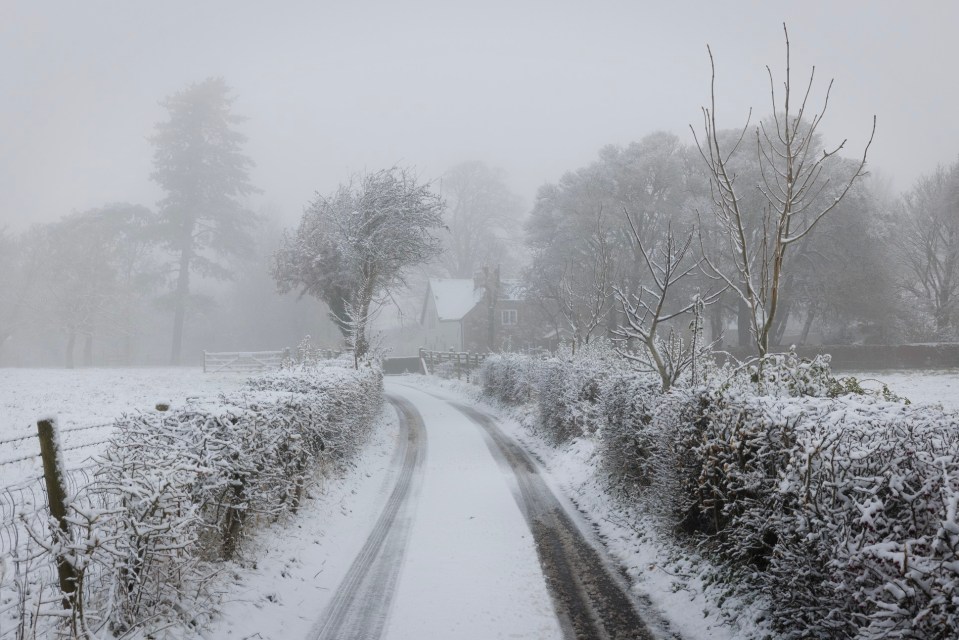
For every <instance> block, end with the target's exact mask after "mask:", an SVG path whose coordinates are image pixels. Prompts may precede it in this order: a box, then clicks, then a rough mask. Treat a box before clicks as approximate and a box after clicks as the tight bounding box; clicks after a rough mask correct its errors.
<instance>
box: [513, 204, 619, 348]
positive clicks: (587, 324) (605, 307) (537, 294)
mask: <svg viewBox="0 0 959 640" xmlns="http://www.w3.org/2000/svg"><path fill="white" fill-rule="evenodd" d="M614 232H615V231H614V230H613V229H612V228H610V227H609V225H608V224H607V223H606V220H605V219H604V216H603V211H602V207H600V211H599V213H598V214H597V215H596V218H595V221H594V223H593V228H592V230H591V231H590V233H589V234H588V237H586V238H582V239H581V240H580V243H579V244H578V245H576V246H568V247H566V254H567V255H566V258H565V260H563V262H562V264H561V265H554V266H556V267H559V268H558V269H543V268H542V265H541V264H540V263H536V262H535V261H534V265H533V267H531V268H530V269H529V270H528V276H527V279H528V280H530V281H531V284H532V285H533V286H532V287H531V293H532V295H533V297H534V298H535V299H538V300H540V301H541V303H542V305H543V306H544V307H549V308H551V309H552V310H553V311H554V312H555V316H556V317H557V318H558V319H559V320H560V324H561V326H563V327H564V328H565V329H568V330H569V332H570V334H571V336H572V341H573V350H574V351H575V350H576V349H577V348H579V347H581V346H583V345H584V344H588V343H589V341H590V339H591V338H592V337H593V336H594V335H595V333H596V331H597V329H600V328H601V327H603V326H605V325H606V322H607V319H608V317H609V315H610V312H611V311H612V310H613V307H614V304H615V298H614V295H613V282H614V280H615V267H614V263H615V259H614V247H613V246H612V235H613V234H614Z"/></svg>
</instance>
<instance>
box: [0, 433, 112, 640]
mask: <svg viewBox="0 0 959 640" xmlns="http://www.w3.org/2000/svg"><path fill="white" fill-rule="evenodd" d="M116 425H117V422H116V421H111V422H102V423H96V424H88V425H80V426H71V427H67V428H63V429H59V430H58V432H59V433H58V436H59V437H58V440H59V442H60V445H61V446H60V452H61V457H60V460H62V459H63V457H62V455H63V454H68V453H71V452H77V451H82V450H90V454H91V455H92V454H94V453H95V452H96V447H102V446H104V445H106V444H107V443H108V442H109V441H110V436H111V435H112V434H113V433H114V432H115V430H116ZM91 432H92V434H93V438H92V439H91V438H83V439H82V440H81V441H76V440H77V439H78V434H84V435H91ZM40 449H41V448H40V437H39V433H38V431H37V430H34V431H33V432H32V433H30V432H24V433H22V434H17V435H14V436H11V437H8V438H3V439H0V473H2V474H3V475H0V478H2V477H3V476H7V475H12V474H17V476H18V477H17V479H16V481H14V482H12V483H11V482H7V483H6V486H3V482H2V481H0V639H2V640H8V639H16V640H27V639H29V638H37V637H47V635H49V634H50V633H52V632H53V631H54V628H55V627H57V626H58V625H60V624H61V623H62V621H63V619H64V609H63V599H64V593H63V589H62V588H61V585H60V582H59V580H58V578H59V575H58V564H59V563H60V560H61V559H58V553H57V551H61V552H62V546H58V544H57V540H56V538H57V536H56V535H55V534H54V529H55V528H57V527H60V526H61V523H58V522H56V521H55V520H54V519H53V518H52V516H51V502H50V496H49V494H48V490H47V479H46V477H45V475H44V473H43V472H39V471H38V470H37V469H36V464H35V463H36V462H37V461H40V460H41V452H40ZM11 450H18V452H17V453H16V454H12V455H11V454H7V455H4V454H5V453H6V452H7V451H11ZM70 458H71V459H72V460H73V465H72V466H64V467H63V468H62V469H61V471H62V473H61V474H60V475H59V481H60V482H61V484H62V490H63V492H64V493H65V495H67V496H69V501H70V503H71V508H72V509H76V508H78V507H79V508H81V509H96V508H101V507H103V506H104V505H102V504H100V503H101V502H102V499H100V498H98V497H97V496H96V492H94V491H91V490H90V487H92V485H93V484H94V474H95V472H96V468H97V464H96V463H95V462H94V461H93V460H92V459H91V457H90V456H87V457H86V458H81V459H79V460H77V456H76V455H73V456H70ZM28 463H34V464H28ZM90 578H92V580H91V581H90V584H93V583H95V582H97V576H90Z"/></svg>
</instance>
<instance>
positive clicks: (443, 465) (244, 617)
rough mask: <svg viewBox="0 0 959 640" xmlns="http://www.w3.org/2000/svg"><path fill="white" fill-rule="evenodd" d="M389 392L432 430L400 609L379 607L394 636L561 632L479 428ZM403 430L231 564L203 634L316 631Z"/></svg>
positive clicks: (224, 637)
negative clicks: (244, 557) (219, 606)
mask: <svg viewBox="0 0 959 640" xmlns="http://www.w3.org/2000/svg"><path fill="white" fill-rule="evenodd" d="M387 389H388V390H389V391H391V392H393V393H396V394H397V395H401V396H403V397H405V398H407V399H408V400H410V401H411V402H413V403H414V405H415V406H416V408H417V410H419V411H420V413H421V414H422V417H423V421H424V423H425V426H426V431H427V438H426V461H425V465H424V466H423V476H422V478H421V479H420V481H419V482H418V488H417V490H416V491H415V492H414V497H413V503H414V505H415V506H414V507H413V514H414V515H413V524H412V530H411V532H410V538H409V542H408V544H407V546H406V550H405V553H403V554H402V557H397V558H393V559H394V560H395V561H397V562H401V563H402V564H401V566H402V569H401V572H400V575H399V581H398V584H397V587H396V592H395V594H394V597H393V602H392V607H391V609H390V611H389V612H382V611H370V612H369V615H371V616H378V615H385V614H388V619H387V621H386V625H385V627H386V628H385V632H384V634H383V635H384V637H385V638H395V639H397V640H406V639H410V638H457V639H459V640H491V639H493V638H529V639H553V638H561V637H562V632H561V630H560V628H559V623H558V621H557V620H556V617H555V613H554V611H553V607H552V603H551V600H550V597H549V594H548V592H547V590H546V585H545V580H544V578H543V574H542V571H541V569H540V567H539V563H538V560H537V555H536V549H535V546H534V542H533V538H532V535H531V534H530V532H529V530H528V528H527V527H526V523H525V521H524V519H523V516H522V514H521V513H520V511H519V507H518V506H517V504H516V501H515V499H514V498H513V495H512V493H511V489H510V484H509V478H508V477H507V476H506V475H504V472H503V470H502V469H501V468H500V466H499V464H498V463H497V462H496V460H495V459H494V458H493V456H492V454H490V453H489V450H488V448H487V446H486V444H485V442H484V440H483V436H482V434H481V432H480V431H479V429H478V428H477V427H476V426H475V425H474V424H472V423H471V422H470V421H469V420H468V419H467V418H465V417H464V416H463V415H462V414H460V413H459V412H457V411H456V410H455V409H454V408H452V407H451V406H449V405H448V404H446V403H445V402H442V401H440V400H437V399H435V398H431V397H429V396H427V395H425V394H423V393H421V392H419V391H416V390H414V389H408V388H399V387H398V386H394V384H393V383H392V382H390V381H388V382H387ZM387 412H388V413H389V414H391V415H392V409H387ZM397 435H398V429H397V425H396V421H395V416H394V417H393V418H392V419H391V420H390V421H389V422H388V423H387V424H386V425H385V427H380V428H377V430H376V435H375V436H374V441H373V442H372V444H371V446H370V447H368V449H367V450H366V451H365V453H364V454H363V455H362V456H361V458H360V459H359V460H358V461H357V463H356V466H355V468H354V469H353V470H351V471H350V473H349V474H347V475H346V476H345V477H344V478H341V479H338V480H334V481H332V482H330V483H329V484H328V485H327V486H326V487H325V488H324V489H323V490H322V491H317V492H314V499H313V500H312V501H308V502H306V503H304V505H303V508H302V510H301V512H300V515H299V516H297V517H295V518H292V519H290V520H289V521H286V522H281V523H278V524H277V525H275V526H273V527H271V528H270V529H268V530H266V531H263V532H262V533H261V534H260V535H258V536H257V539H256V542H255V543H254V545H252V546H251V547H249V548H248V549H247V552H246V555H247V556H248V557H249V558H250V560H249V561H247V562H246V563H245V565H238V564H234V565H231V567H230V570H229V571H228V572H227V573H228V575H229V580H228V581H227V582H226V583H225V584H224V587H225V588H224V591H223V593H222V598H223V600H224V606H223V609H222V614H221V615H220V616H218V617H217V618H216V619H215V620H213V624H212V629H211V630H209V631H206V632H204V634H203V637H204V638H206V639H208V640H228V639H232V640H235V639H239V638H277V639H278V638H302V637H307V636H308V632H309V631H310V629H311V627H312V626H313V624H314V623H315V622H317V621H318V620H319V619H320V618H321V617H322V615H323V613H324V611H325V609H326V607H327V605H328V604H329V603H330V601H331V599H332V597H333V596H334V594H335V593H336V590H337V587H338V586H339V585H340V583H341V581H342V579H343V577H344V576H345V575H346V573H347V571H348V570H349V568H350V565H351V563H352V562H353V560H354V558H355V557H356V556H357V554H358V553H359V551H360V549H361V548H362V547H363V544H364V542H365V541H366V538H367V536H368V535H369V533H370V531H371V530H372V529H373V526H374V523H375V521H376V519H377V517H378V516H379V514H380V511H381V510H382V508H383V506H384V504H385V502H386V500H387V497H388V495H389V493H390V491H391V489H392V487H393V485H394V483H395V481H396V474H395V471H396V461H395V460H392V461H391V457H392V454H393V452H394V450H395V449H396V448H397V442H396V438H397ZM254 558H255V560H253V559H254Z"/></svg>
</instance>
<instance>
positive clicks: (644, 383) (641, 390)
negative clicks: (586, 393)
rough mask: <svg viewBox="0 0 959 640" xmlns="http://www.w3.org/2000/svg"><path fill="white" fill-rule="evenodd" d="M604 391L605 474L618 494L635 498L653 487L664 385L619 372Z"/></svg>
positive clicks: (601, 433) (602, 440)
mask: <svg viewBox="0 0 959 640" xmlns="http://www.w3.org/2000/svg"><path fill="white" fill-rule="evenodd" d="M602 391H603V392H602V400H601V402H602V411H603V424H602V427H601V428H600V429H599V434H598V435H599V441H600V446H601V451H602V464H603V467H604V469H603V470H604V472H605V473H606V475H607V476H608V477H609V480H610V484H611V486H612V488H613V489H614V490H615V491H617V492H620V493H622V494H623V495H626V496H634V497H635V496H638V495H639V494H640V492H642V491H643V490H644V489H646V488H648V487H649V486H651V485H652V483H653V478H654V475H655V464H656V459H657V456H659V455H660V451H659V450H660V447H661V443H660V440H661V438H660V431H661V425H659V424H657V423H655V422H654V418H655V415H656V410H657V407H658V406H660V405H661V404H662V397H663V393H662V384H661V382H660V380H659V379H658V378H655V377H653V376H651V375H650V374H638V373H634V372H631V371H617V372H615V373H614V374H612V375H610V377H609V379H608V380H607V381H605V384H604V386H603V390H602Z"/></svg>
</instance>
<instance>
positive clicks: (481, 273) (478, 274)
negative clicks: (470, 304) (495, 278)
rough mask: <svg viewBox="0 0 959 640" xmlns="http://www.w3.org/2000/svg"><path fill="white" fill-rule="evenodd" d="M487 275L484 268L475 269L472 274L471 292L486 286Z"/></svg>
mask: <svg viewBox="0 0 959 640" xmlns="http://www.w3.org/2000/svg"><path fill="white" fill-rule="evenodd" d="M487 273H488V271H487V269H486V267H483V268H482V269H477V270H476V271H474V272H473V290H474V291H475V290H476V289H482V288H483V287H485V286H486V278H487V275H486V274H487Z"/></svg>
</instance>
